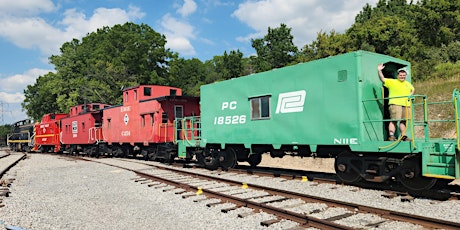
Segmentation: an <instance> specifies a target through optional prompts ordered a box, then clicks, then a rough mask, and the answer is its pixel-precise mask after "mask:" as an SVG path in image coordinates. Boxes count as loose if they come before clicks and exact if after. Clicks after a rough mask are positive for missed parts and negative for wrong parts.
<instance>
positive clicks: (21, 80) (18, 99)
mask: <svg viewBox="0 0 460 230" xmlns="http://www.w3.org/2000/svg"><path fill="white" fill-rule="evenodd" d="M49 72H51V70H46V69H37V68H33V69H29V70H27V71H26V72H24V73H22V74H15V75H12V76H8V77H5V78H0V98H1V100H0V105H1V108H0V118H1V121H0V125H2V124H11V123H13V122H16V121H19V120H22V119H25V118H26V117H27V115H26V114H25V112H24V111H22V107H21V103H22V102H23V101H24V99H25V96H24V94H23V90H24V89H25V88H26V87H27V85H32V84H34V83H35V81H36V79H37V78H38V77H39V76H43V75H45V74H47V73H49Z"/></svg>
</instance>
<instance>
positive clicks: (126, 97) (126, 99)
mask: <svg viewBox="0 0 460 230" xmlns="http://www.w3.org/2000/svg"><path fill="white" fill-rule="evenodd" d="M125 102H128V92H125Z"/></svg>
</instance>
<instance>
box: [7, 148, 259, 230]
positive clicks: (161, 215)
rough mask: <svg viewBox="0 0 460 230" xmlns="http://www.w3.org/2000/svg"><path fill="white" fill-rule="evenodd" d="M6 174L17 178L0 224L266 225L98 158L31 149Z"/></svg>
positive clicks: (67, 226) (58, 226) (44, 226)
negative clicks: (158, 185)
mask: <svg viewBox="0 0 460 230" xmlns="http://www.w3.org/2000/svg"><path fill="white" fill-rule="evenodd" d="M5 177H13V178H15V179H16V180H15V181H14V182H13V184H12V185H11V187H10V191H11V193H10V197H5V198H3V203H4V204H5V207H3V208H0V228H1V227H5V226H16V227H20V228H27V229H67V230H68V229H267V228H265V227H262V226H260V222H259V221H260V220H257V219H254V220H252V221H251V219H250V218H249V219H247V218H245V219H242V218H237V214H233V215H231V214H225V213H221V212H220V211H219V210H220V207H219V206H216V207H213V208H208V207H206V204H205V203H203V202H198V203H197V202H193V197H192V198H188V199H182V198H181V196H180V195H176V194H174V192H162V189H154V188H150V187H148V186H147V185H145V184H141V183H135V182H134V181H133V180H132V179H133V178H135V177H136V176H135V174H134V173H131V172H126V171H123V170H120V169H117V168H113V167H110V166H105V165H100V164H97V163H91V162H85V161H69V160H66V159H64V158H60V157H58V156H52V155H40V154H30V155H29V158H28V159H26V160H24V161H21V162H20V163H19V164H18V165H17V166H16V167H15V168H13V169H12V170H10V172H9V174H8V175H6V176H5ZM204 202H205V201H204ZM214 202H215V201H214Z"/></svg>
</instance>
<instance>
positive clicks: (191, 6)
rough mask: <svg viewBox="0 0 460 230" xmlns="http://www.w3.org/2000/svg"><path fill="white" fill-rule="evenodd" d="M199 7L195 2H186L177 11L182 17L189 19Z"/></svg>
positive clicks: (191, 0) (188, 0)
mask: <svg viewBox="0 0 460 230" xmlns="http://www.w3.org/2000/svg"><path fill="white" fill-rule="evenodd" d="M196 8H197V5H196V3H195V1H193V0H184V5H182V6H181V7H180V8H179V9H177V13H178V14H180V15H182V17H187V16H189V15H190V14H193V13H194V12H195V11H196Z"/></svg>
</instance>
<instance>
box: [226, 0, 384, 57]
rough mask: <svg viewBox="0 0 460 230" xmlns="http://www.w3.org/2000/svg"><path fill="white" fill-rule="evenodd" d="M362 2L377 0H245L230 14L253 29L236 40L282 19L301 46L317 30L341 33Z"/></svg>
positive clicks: (261, 31) (263, 30) (264, 30)
mask: <svg viewBox="0 0 460 230" xmlns="http://www.w3.org/2000/svg"><path fill="white" fill-rule="evenodd" d="M366 2H368V3H369V4H371V5H374V4H375V3H376V2H377V0H367V1H362V0H349V1H342V0H321V1H319V0H310V1H305V0H290V1H289V4H287V3H286V1H284V0H261V1H246V2H244V3H242V4H240V5H239V6H238V9H237V10H235V11H234V12H233V14H232V16H233V17H236V18H237V19H238V20H240V21H241V22H243V23H245V24H247V25H248V26H249V27H251V28H252V29H254V30H255V31H256V32H255V33H253V34H249V35H247V36H244V37H238V38H237V40H239V41H249V40H250V39H251V38H256V37H262V36H263V35H265V34H266V33H267V29H268V27H271V28H277V27H279V26H280V24H281V23H284V24H286V25H287V27H289V28H292V31H291V34H292V35H293V36H294V44H295V45H297V46H298V47H299V48H301V47H302V46H304V45H305V44H308V43H311V42H312V41H313V40H315V39H316V36H317V33H318V32H320V31H323V32H330V31H331V30H335V31H337V32H340V33H343V32H344V31H345V29H347V28H348V27H349V26H350V25H351V24H353V22H354V18H355V16H356V15H357V14H358V13H359V11H361V10H362V8H363V6H364V4H365V3H366Z"/></svg>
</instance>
